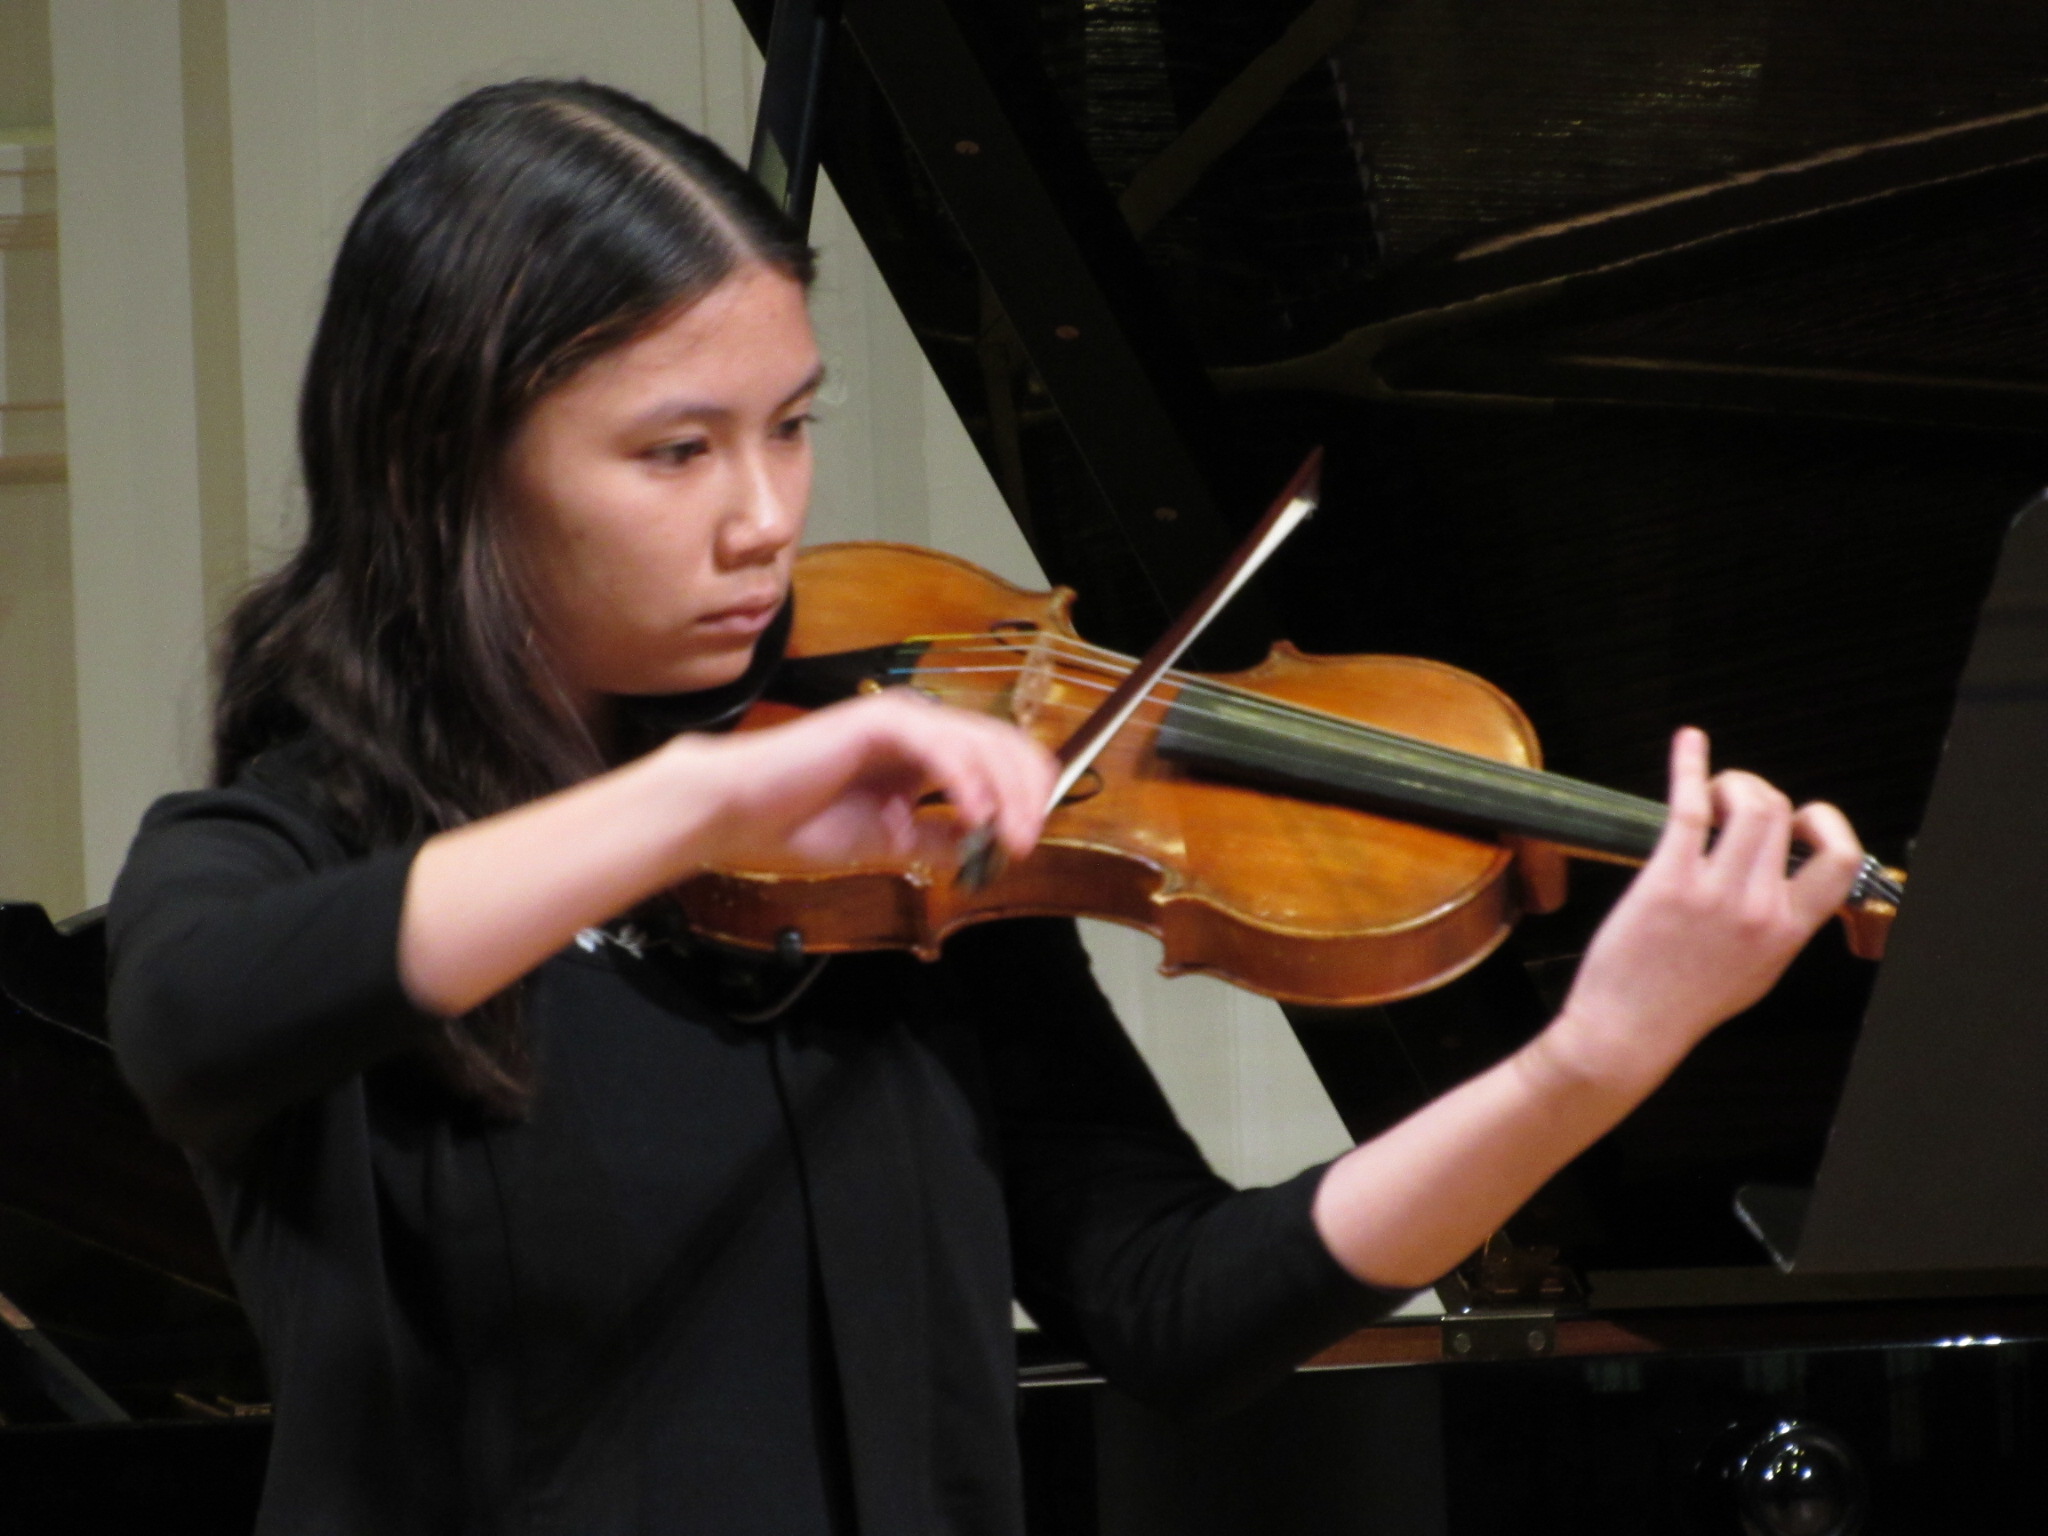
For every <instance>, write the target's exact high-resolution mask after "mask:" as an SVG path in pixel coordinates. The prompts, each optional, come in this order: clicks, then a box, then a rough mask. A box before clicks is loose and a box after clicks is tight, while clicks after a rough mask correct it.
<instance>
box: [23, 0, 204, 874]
mask: <svg viewBox="0 0 2048 1536" xmlns="http://www.w3.org/2000/svg"><path fill="white" fill-rule="evenodd" d="M179 19H180V9H179V7H178V6H176V5H167V4H163V3H162V0H53V3H52V4H51V7H50V42H51V58H52V64H53V66H54V67H53V74H54V77H55V107H56V126H57V141H58V143H59V144H60V145H61V146H62V155H63V173H62V175H60V176H59V178H58V225H59V229H60V231H61V233H60V236H59V243H58V254H59V261H60V271H61V277H62V284H63V317H64V379H65V397H66V426H67V437H68V449H69V457H70V469H71V529H72V538H71V564H72V583H73V619H74V624H75V629H76V635H77V658H78V741H79V773H80V800H81V804H82V808H83V822H84V844H85V887H86V896H87V899H88V900H90V901H103V900H105V898H106V893H107V890H108V887H109V886H110V885H111V884H112V882H113V878H114V875H115V873H116V871H117V870H118V869H119V868H120V864H121V859H122V857H123V855H124V853H125V852H126V849H127V846H128V841H129V838H130V837H131V836H132V835H133V833H134V831H135V825H136V822H137V820H138V819H139V818H140V817H141V814H142V812H143V810H144V808H145V807H147V806H148V804H149V802H150V801H151V800H153V799H154V798H155V797H156V796H158V795H159V794H162V793H164V792H165V791H167V790H172V789H177V788H180V787H183V786H186V785H190V784H192V783H195V782H198V781H199V780H200V779H201V778H202V777H203V775H204V771H205V767H204V765H205V731H204V718H205V703H204V700H205V691H206V659H205V658H206V602H205V593H204V579H203V554H202V544H203V539H204V534H203V529H202V517H201V507H200V494H199V461H198V446H197V445H198V429H197V421H196V417H195V410H194V403H193V400H194V391H193V347H192V281H191V267H190V242H189V238H188V230H187V223H186V197H185V120H184V96H183V83H182V79H181V53H180V43H179Z"/></svg>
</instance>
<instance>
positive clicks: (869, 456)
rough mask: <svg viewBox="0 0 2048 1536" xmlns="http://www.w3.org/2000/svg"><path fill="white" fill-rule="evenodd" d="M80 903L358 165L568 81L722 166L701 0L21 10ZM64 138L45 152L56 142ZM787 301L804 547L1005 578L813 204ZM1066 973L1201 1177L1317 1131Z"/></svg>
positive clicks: (915, 363) (257, 447)
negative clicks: (55, 288) (60, 356)
mask: <svg viewBox="0 0 2048 1536" xmlns="http://www.w3.org/2000/svg"><path fill="white" fill-rule="evenodd" d="M51 5H52V37H53V42H54V51H55V57H56V62H57V91H56V112H57V127H58V134H59V141H60V144H61V145H62V148H63V153H64V155H65V164H66V168H67V170H66V177H65V180H64V183H63V197H64V199H65V201H64V219H65V230H66V238H65V241H64V248H63V249H64V258H63V259H64V266H63V278H64V286H65V305H66V307H65V311H64V318H65V325H66V335H65V349H66V366H67V368H68V370H69V373H70V380H69V388H70V395H71V401H72V405H71V417H70V419H71V439H72V442H71V449H72V463H73V493H74V494H73V501H74V512H73V522H72V528H73V534H74V548H73V550H72V555H71V559H72V565H73V570H74V574H75V606H76V611H77V619H76V627H77V633H78V636H79V642H78V643H79V651H78V658H79V677H78V684H77V697H78V700H79V726H78V740H79V742H80V756H81V760H82V761H81V774H82V779H81V782H82V783H83V785H84V804H85V815H84V827H85V850H86V851H85V864H84V869H85V880H84V884H85V887H86V893H87V894H88V895H89V896H92V897H94V898H95V899H97V897H98V896H99V894H100V893H103V892H104V890H105V889H106V886H107V884H108V882H109V881H110V880H111V877H112V875H113V872H114V870H115V869H116V868H117V867H118V863H119V859H120V855H121V850H122V848H123V847H124V846H125V843H126V841H127V838H128V837H129V835H130V833H131V832H132V829H133V826H134V823H135V819H136V818H137V816H139V814H140V813H141V811H142V809H143V807H144V806H145V805H146V804H147V803H148V801H149V799H150V798H151V797H152V796H154V795H155V794H157V793H160V792H162V791H164V790H167V789H170V788H175V787H178V786H180V785H183V784H188V783H192V782H196V781H197V780H198V778H199V777H200V776H201V771H202V769H201V755H200V752H199V746H200V743H201V738H202V735H203V731H202V722H203V718H204V711H203V697H204V677H205V674H204V661H203V652H204V638H205V634H206V631H207V626H208V622H209V616H210V615H213V614H217V613H218V612H219V610H220V607H221V604H222V602H223V601H224V599H225V598H226V596H227V595H228V594H229V593H230V591H231V590H232V588H233V587H234V586H235V585H236V584H238V583H239V582H240V581H241V580H242V579H243V578H244V577H245V576H246V574H247V573H248V572H249V571H251V570H260V569H262V568H264V567H266V566H268V565H269V564H270V563H272V562H273V561H274V560H276V559H277V558H278V556H279V554H280V552H281V551H283V550H284V549H286V548H288V547H289V545H290V542H291V540H292V539H293V537H294V536H295V531H296V528H297V525H298V507H297V495H296V489H295V485H294V472H293V467H292V451H291V415H292V404H293V396H294V392H295V389H296V384H297V377H298V372H299V368H300V364H301V361H302V358H303V355H304V351H305V348H306V344H307V340H308V338H309V336H310V334H311V329H312V324H313V319H314V315H315V311H316V307H317V304H318V301H319V295H320V291H321V285H322V282H323V281H324V278H325V274H326V268H327V265H328V263H329V261H330V260H331V257H332V253H333V250H334V248H335V245H336V243H337V241H338V240H339V237H340V234H341V231H342V228H343V225H344V223H345V221H346V219H347V217H348V215H349V213H350V211H351V210H352V208H353V206H354V204H355V203H356V201H357V200H358V199H359V198H360V197H361V195H362V193H363V191H364V190H365V188H366V187H367V185H368V183H369V181H370V179H371V177H372V176H373V175H374V174H375V172H376V170H377V168H378V167H379V166H380V165H381V164H382V163H383V162H384V161H385V160H386V159H387V158H388V157H389V156H390V155H391V154H392V153H393V152H394V151H395V150H397V149H398V147H399V146H400V145H401V144H403V143H404V141H405V140H406V139H407V138H408V137H409V136H410V135H411V134H412V133H413V132H415V131H416V130H417V129H418V128H419V127H420V126H421V125H422V124H423V123H424V122H425V121H426V119H427V118H428V117H429V116H430V115H431V114H432V113H433V112H434V111H435V110H436V109H437V108H439V107H440V106H441V105H443V104H445V103H446V102H447V101H448V100H449V99H451V98H452V97H453V96H454V95H456V94H457V93H459V92H460V91H461V90H463V89H464V88H466V87H469V86H472V85H476V84H481V83H483V82H486V81H489V80H495V79H502V78H506V77H508V76H512V75H518V74H529V73H547V74H587V75H590V76H592V77H594V78H599V79H603V80H606V81H608V82H611V83H615V84H618V85H620V86H623V87H625V88H626V89H628V90H632V91H635V92H637V93H639V94H642V95H644V96H646V97H648V98H649V99H651V100H652V101H654V102H655V103H656V104H657V105H660V106H662V107H664V108H666V109H667V110H669V111H671V112H673V113H675V114H676V115H678V116H680V117H681V118H683V119H684V120H685V121H688V122H691V123H693V124H696V125H698V126H700V127H702V128H703V129H704V130H705V131H706V132H708V133H710V134H712V135H713V136H714V137H715V138H717V139H719V140H720V141H721V142H723V143H724V144H725V145H726V146H727V147H728V148H730V149H732V150H734V151H735V152H736V153H743V152H744V150H745V147H746V142H747V139H748V136H749V126H750V123H751V118H752V105H753V94H754V90H755V87H756V84H757V82H758V74H759V59H758V56H757V55H756V53H755V51H754V49H753V47H752V45H751V43H750V42H749V41H748V39H747V38H746V36H745V33H744V31H743V29H742V28H741V27H740V25H739V22H738V20H737V18H736V16H735V15H734V13H733V12H732V10H731V9H730V7H729V6H728V5H727V4H725V3H724V0H702V3H700V4H697V5H692V4H690V3H688V0H601V3H600V0H587V3H584V4H581V5H577V6H573V7H572V6H568V5H564V4H562V3H561V0H546V3H544V0H435V3H433V4H430V5H421V4H418V3H416V0H408V3H400V0H262V3H249V4H244V3H239V0H183V3H182V4H180V5H170V4H166V3H162V0H51ZM74 141H75V144H74ZM814 238H815V240H816V242H817V244H818V245H819V247H820V248H821V251H822V253H823V264H822V275H821V278H820V281H819V285H818V290H817V294H816V297H815V301H814V308H815V314H816V317H817V321H818V327H819V332H820V337H821V340H822V343H823V346H824V349H825V353H826V357H827V361H828V364H829V367H830V369H831V379H830V383H829V386H828V389H827V391H826V396H825V399H824V401H823V402H822V409H821V416H822V418H823V422H822V425H821V428H820V430H819V434H818V443H819V448H818V455H819V469H818V492H817V498H816V503H815V506H814V508H813V528H812V533H813V536H814V537H820V538H853V537H886V538H893V539H903V540H908V541H912V542H920V543H930V544H935V545H938V546H940V547H943V548H947V549H951V550H954V551H956V552H958V553H961V554H964V555H967V556H968V557H969V558H972V559H976V560H979V561H981V562H982V563H984V564H986V565H989V566H991V567H993V568H994V569H996V570H998V571H999V572H1001V573H1002V574H1004V575H1007V576H1009V577H1011V578H1012V579H1016V580H1025V581H1035V580H1037V579H1038V576H1037V571H1036V568H1035V566H1034V565H1033V563H1032V561H1031V557H1030V554H1029V552H1028V550H1027V549H1026V548H1025V546H1024V543H1023V541H1022V539H1021V538H1020V537H1019V536H1018V534H1017V532H1016V528H1015V525H1014V524H1013V523H1012V522H1011V520H1010V519H1009V517H1008V514H1007V512H1006V511H1005V510H1004V508H1003V504H1002V502H1001V499H1000V497H999V496H998V495H997V493H996V491H995V489H994V487H993V485H992V484H991V482H990V480H989V477H988V475H987V473H986V472H985V471H984V469H983V468H982V466H981V463H980V460H979V458H978V457H977V455H976V454H975V453H974V450H973V448H972V446H971V444H970V443H969V442H968V440H967V438H966V436H965V433H964V432H963V431H962V429H961V427H960V425H959V422H958V420H957V419H956V418H955V417H954V415H953V413H952V411H951V409H950V407H948V405H947V404H946V402H945V399H944V396H943V395H942V394H941V393H940V391H939V389H938V386H937V384H936V382H935V381H934V380H933V378H932V376H931V373H930V370H929V368H928V367H927V366H926V364H925V361H924V358H923V356H922V353H921V352H920V351H919V349H918V347H917V345H916V343H915V341H914V339H913V338H912V337H911V336H910V334H909V332H908V330H907V328H906V327H905V325H904V323H903V320H902V318H901V316H900V314H899V313H898V312H897V310H896V308H895V305H894V304H893V302H892V301H891V300H890V299H889V296H888V293H887V290H886V289H885V288H884V287H883V285H882V283H881V280H880V278H879V276H878V275H877V274H876V273H875V271H874V269H873V267H872V265H871V264H870V263H869V262H868V260H867V257H866V253H865V252H864V250H863V249H862V248H861V245H860V242H859V240H858V238H857V237H856V236H855V235H854V233H853V231H852V228H851V226H850V224H849V223H848V221H847V219H846V216H845V214H844V211H843V210H842V209H841V208H840V206H839V204H838V202H837V200H836V198H835V197H833V196H832V194H831V192H830V189H829V188H826V189H824V191H823V193H822V195H821V197H820V200H819V210H818V218H817V221H816V228H815V230H814ZM1091 944H1092V946H1093V948H1094V952H1095V954H1096V955H1097V959H1098V967H1099V969H1100V970H1101V971H1102V973H1103V974H1104V977H1105V981H1106V984H1107V985H1108V986H1109V988H1110V990H1111V991H1112V993H1113V994H1114V995H1115V997H1116V999H1117V1001H1118V1003H1119V1006H1120V1008H1121V1009H1122V1011H1123V1013H1124V1015H1125V1017H1126V1018H1127V1019H1128V1020H1129V1021H1130V1022H1131V1024H1132V1026H1133V1032H1134V1034H1136V1035H1137V1036H1138V1038H1139V1039H1140V1041H1141V1044H1142V1045H1143V1047H1144V1048H1145V1049H1146V1051H1147V1053H1148V1055H1149V1056H1150V1057H1151V1058H1152V1060H1153V1061H1154V1063H1155V1065H1156V1066H1157V1067H1158V1069H1159V1071H1160V1073H1161V1076H1162V1078H1163V1079H1164V1081H1165V1082H1166V1084H1167V1086H1168V1090H1169V1092H1170V1093H1171V1094H1172V1095H1173V1097H1174V1098H1175V1100H1176V1102H1177V1103H1178V1104H1179V1105H1180V1107H1181V1108H1182V1111H1183V1114H1184V1116H1185V1117H1186V1118H1187V1119H1188V1120H1189V1122H1190V1125H1191V1127H1192V1128H1193V1129H1195V1131H1196V1133H1197V1135H1198V1136H1199V1137H1200V1138H1201V1139H1202V1140H1203V1141H1204V1143H1205V1145H1206V1146H1208V1147H1209V1149H1210V1150H1211V1152H1212V1155H1214V1156H1215V1157H1216V1158H1217V1160H1218V1161H1219V1163H1220V1164H1221V1165H1222V1166H1223V1167H1224V1168H1226V1170H1228V1171H1231V1172H1233V1173H1235V1174H1237V1175H1238V1176H1240V1177H1247V1178H1264V1177H1278V1176H1281V1175H1283V1174H1285V1173H1288V1172H1291V1171H1293V1170H1294V1169H1295V1168H1297V1167H1299V1166H1300V1165H1301V1164H1302V1163H1303V1162H1305V1161H1307V1160H1309V1159H1311V1158H1313V1157H1317V1156H1322V1155H1327V1154H1328V1153H1329V1152H1331V1151H1334V1150H1335V1149H1336V1148H1338V1147H1340V1146H1341V1145H1342V1144H1343V1135H1342V1131H1341V1128H1340V1127H1339V1126H1338V1124H1337V1121H1336V1118H1335V1115H1334V1114H1333V1113H1332V1112H1331V1110H1330V1108H1329V1105H1328V1103H1327V1101H1326V1100H1325V1099H1324V1097H1323V1095H1322V1093H1321V1091H1320V1090H1319V1089H1318V1088H1317V1087H1316V1086H1315V1084H1314V1080H1313V1077H1312V1075H1311V1074H1310V1073H1309V1071H1308V1068H1307V1066H1306V1064H1305V1063H1304V1062H1303V1061H1302V1058H1301V1054H1300V1051H1299V1049H1298V1047H1296V1046H1295V1044H1294V1042H1293V1039H1292V1036H1291V1035H1290V1034H1289V1033H1288V1031H1287V1030H1286V1027H1285V1024H1284V1021H1283V1020H1282V1019H1281V1018H1280V1015H1279V1012H1278V1010H1277V1009H1275V1008H1274V1007H1273V1006H1272V1005H1271V1004H1269V1003H1266V1002H1264V1001H1262V1000H1259V999H1253V998H1249V997H1246V996H1244V995H1243V994H1240V993H1236V992H1234V991H1232V990H1231V989H1229V988H1227V987H1224V986H1222V985H1220V984H1213V983H1206V982H1202V981H1194V980H1186V981H1177V982H1172V983H1167V982H1164V981H1161V980H1160V979H1159V978H1157V977H1156V976H1155V975H1154V974H1153V973H1152V965H1153V963H1154V961H1155V959H1156V949H1155V947H1154V946H1152V945H1151V943H1150V941H1149V940H1146V939H1144V938H1142V937H1139V936H1134V935H1126V934H1122V933H1116V932H1111V931H1108V930H1104V931H1102V932H1098V933H1094V934H1091Z"/></svg>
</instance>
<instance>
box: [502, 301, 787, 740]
mask: <svg viewBox="0 0 2048 1536" xmlns="http://www.w3.org/2000/svg"><path fill="white" fill-rule="evenodd" d="M819 380H820V368H819V363H818V346H817V342H816V340H815V339H814V338H813V336H812V335H811V321H810V315H809V313H808V311H807V310H806V309H805V306H804V291H803V289H802V287H801V286H800V285H799V284H798V283H797V282H796V281H795V280H794V279H792V278H790V277H788V276H785V275H784V274H783V273H781V272H779V271H776V270H775V269H773V268H770V267H766V266H763V265H760V264H758V263H749V264H748V265H746V266H743V267H741V268H739V269H738V270H737V271H736V272H734V273H733V275H732V276H730V277H728V278H727V279H726V280H725V281H724V282H722V283H720V284H719V285H718V287H716V288H714V289H713V290H712V291H711V292H710V293H709V294H707V295H706V296H705V297H704V298H702V299H700V300H699V301H698V302H697V303H695V304H693V305H691V306H690V307H689V308H688V309H685V310H683V311H682V312H681V313H679V314H676V315H674V316H672V317H671V318H669V319H668V320H665V321H663V322H662V323H661V324H659V325H657V326H656V327H655V328H654V329H653V330H651V331H648V332H646V333H645V334H644V335H642V336H640V337H638V338H637V339H635V340H633V341H629V342H627V343H626V344H625V345H623V346H620V347H618V348H616V349H614V350H613V351H611V352H608V353H606V354H605V355H603V356H602V357H599V358H598V359H596V360H595V361H594V362H592V363H590V364H589V365H588V366H587V367H585V368H583V369H582V370H581V371H580V372H578V373H577V374H575V375H574V376H573V377H572V378H570V379H569V381H568V382H567V383H565V384H563V385H562V386H561V387H560V388H558V389H556V390H555V391H554V392H553V393H551V394H549V395H546V396H544V397H543V398H542V399H541V400H540V401H539V402H538V403H537V404H536V405H535V406H534V407H533V409H532V411H531V412H530V413H529V414H528V415H527V418H526V420H525V421H524V422H523V423H522V424H521V425H520V427H519V428H518V430H517V431H516V432H515V434H514V435H513V438H512V442H511V445H510V447H509V448H508V450H507V452H506V457H505V472H504V478H503V482H502V489H503V494H504V495H505V496H506V498H507V511H508V512H509V513H510V516H511V523H512V528H513V538H514V543H515V547H516V549H517V552H518V555H519V559H520V563H521V566H522V568H523V569H524V571H525V572H526V575H527V582H528V591H529V594H530V599H531V602H532V604H533V608H534V617H535V621H536V626H537V634H538V638H539V641H540V643H541V644H542V645H543V646H544V647H545V648H546V650H547V653H548V656H549V658H550V659H551V660H552V661H553V663H554V664H555V667H556V670H557V673H558V675H559V676H560V677H561V678H563V679H564V680H565V682H566V683H567V684H568V686H569V687H570V689H571V690H572V693H573V695H574V700H573V701H574V702H575V704H576V705H577V706H578V708H580V709H582V710H583V711H584V712H585V713H586V714H588V713H590V712H591V711H592V710H594V709H595V708H596V707H597V706H598V701H599V700H600V699H601V698H602V697H603V696H604V695H607V694H647V693H684V692H689V691H691V690H694V689H699V688H713V687H717V686H718V685H719V684H721V683H729V682H731V681H732V680H733V679H734V678H736V677H738V676H739V675H740V674H741V673H742V672H744V671H745V670H746V667H747V663H748V662H749V660H751V659H752V656H753V650H754V642H755V640H757V639H758V638H759V637H760V634H761V631H762V630H763V629H765V628H767V626H768V622H769V620H770V619H772V618H773V617H774V616H775V612H776V610H777V609H778V608H779V607H780V606H781V605H782V601H783V599H784V597H785V596H786V595H787V593H788V591H789V571H790V561H791V559H792V558H793V556H794V554H795V551H796V541H797V538H798V536H799V535H800V534H801V533H802V532H803V526H804V509H805V507H806V505H807V504H808V503H809V501H810V495H811V443H810V434H809V430H808V424H809V421H810V416H809V409H810V405H811V400H812V396H813V395H815V394H816V393H817V389H818V384H819Z"/></svg>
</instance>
